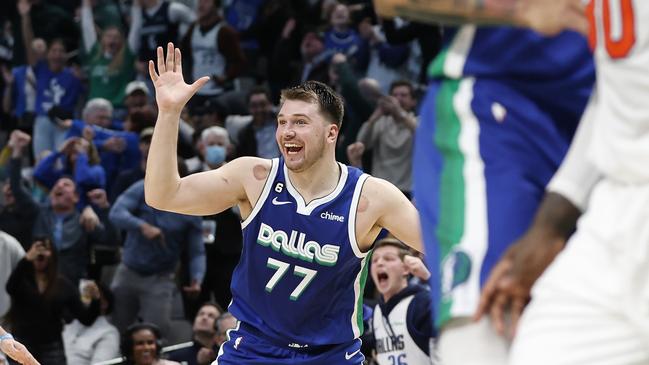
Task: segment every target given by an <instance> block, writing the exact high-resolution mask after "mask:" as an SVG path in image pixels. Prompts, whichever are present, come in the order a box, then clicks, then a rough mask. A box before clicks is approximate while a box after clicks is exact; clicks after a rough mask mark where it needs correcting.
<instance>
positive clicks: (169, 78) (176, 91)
mask: <svg viewBox="0 0 649 365" xmlns="http://www.w3.org/2000/svg"><path fill="white" fill-rule="evenodd" d="M157 51H158V60H157V66H158V72H156V70H155V66H154V63H153V61H149V75H150V76H151V80H152V81H153V85H154V86H155V94H156V101H157V103H158V108H159V109H160V111H161V112H176V113H178V114H180V112H181V111H182V109H183V107H184V106H185V104H187V101H189V99H190V98H191V97H192V96H193V95H194V94H195V93H196V92H197V91H198V90H199V89H200V88H201V87H203V85H205V84H206V83H207V82H208V81H209V80H210V78H209V76H204V77H201V78H200V79H198V80H196V81H195V82H194V83H193V84H191V85H189V84H187V83H185V80H184V79H183V74H182V56H181V53H180V49H178V48H175V47H174V45H173V43H169V44H168V45H167V56H166V58H165V56H164V52H163V49H162V47H158V50H157Z"/></svg>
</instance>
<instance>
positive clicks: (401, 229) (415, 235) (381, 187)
mask: <svg viewBox="0 0 649 365" xmlns="http://www.w3.org/2000/svg"><path fill="white" fill-rule="evenodd" d="M362 196H363V197H365V198H366V199H367V202H368V203H367V204H368V205H369V209H370V210H372V211H373V214H375V217H376V225H377V226H379V227H381V228H385V229H387V230H388V231H390V233H392V234H393V235H394V236H395V237H396V238H397V239H398V240H400V241H401V242H403V243H405V244H406V245H408V246H410V247H412V248H414V249H415V250H417V251H419V252H423V244H422V238H421V228H420V226H419V212H418V211H417V208H415V206H414V205H413V204H412V203H411V202H410V200H408V198H406V196H405V195H403V193H402V192H401V191H400V190H399V189H397V187H396V186H394V185H392V184H391V183H389V182H387V181H385V180H383V179H378V178H374V177H371V178H369V179H367V181H366V182H365V186H364V187H363V194H362ZM361 199H363V198H361ZM363 204H364V203H363V202H360V203H359V208H358V209H359V211H360V210H361V209H362V208H363V207H362V206H363ZM369 244H370V245H371V243H369ZM364 248H365V247H364ZM367 248H369V247H367Z"/></svg>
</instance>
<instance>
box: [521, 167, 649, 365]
mask: <svg viewBox="0 0 649 365" xmlns="http://www.w3.org/2000/svg"><path fill="white" fill-rule="evenodd" d="M648 252H649V184H644V185H628V184H621V183H619V182H614V181H611V180H603V181H601V182H599V183H598V184H597V186H596V187H595V189H594V190H593V193H592V196H591V198H590V201H589V206H588V208H587V211H586V213H585V214H584V215H583V216H582V217H581V219H580V220H579V222H578V225H577V232H576V233H575V234H574V235H573V236H572V238H571V239H570V241H569V242H568V245H567V246H566V249H565V250H564V251H563V252H562V253H561V254H559V256H557V259H556V260H555V261H554V262H553V263H552V265H550V267H549V268H548V269H547V270H546V272H545V273H544V274H543V275H542V276H541V277H540V278H539V280H538V282H537V284H536V285H535V286H534V288H533V290H532V301H531V303H530V304H529V305H528V307H527V308H526V310H525V312H524V314H523V317H522V319H521V323H520V326H519V329H518V332H517V336H516V338H515V339H514V343H513V345H512V349H511V354H510V364H511V365H536V364H538V365H541V364H542V365H563V364H565V365H568V364H569V365H600V364H601V365H618V364H619V365H622V364H624V365H629V364H649V264H648V263H649V260H648V256H649V254H648Z"/></svg>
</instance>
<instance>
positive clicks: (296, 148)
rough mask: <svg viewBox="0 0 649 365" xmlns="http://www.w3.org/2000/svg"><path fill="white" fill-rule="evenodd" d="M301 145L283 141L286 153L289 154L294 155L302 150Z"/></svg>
mask: <svg viewBox="0 0 649 365" xmlns="http://www.w3.org/2000/svg"><path fill="white" fill-rule="evenodd" d="M302 148H303V147H302V146H300V145H298V144H295V143H285V144H284V149H286V153H288V154H289V155H295V154H297V153H298V152H300V151H301V150H302Z"/></svg>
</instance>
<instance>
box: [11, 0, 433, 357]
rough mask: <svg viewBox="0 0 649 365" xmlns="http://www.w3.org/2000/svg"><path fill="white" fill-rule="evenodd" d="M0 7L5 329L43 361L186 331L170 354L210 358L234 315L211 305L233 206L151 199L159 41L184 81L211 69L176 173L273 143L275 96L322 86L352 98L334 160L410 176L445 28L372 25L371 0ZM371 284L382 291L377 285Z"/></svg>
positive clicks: (111, 350)
mask: <svg viewBox="0 0 649 365" xmlns="http://www.w3.org/2000/svg"><path fill="white" fill-rule="evenodd" d="M0 14H1V15H0V24H1V25H2V28H0V69H1V71H2V79H0V93H1V97H2V110H1V113H0V146H1V147H2V149H1V151H0V178H1V179H2V180H1V181H2V192H3V194H2V198H1V200H0V203H1V204H0V324H2V325H3V326H5V328H10V329H11V330H12V331H13V333H14V335H15V336H16V338H17V339H19V340H20V341H22V342H23V343H24V344H26V345H27V346H28V347H29V349H30V350H32V352H34V354H35V355H36V357H37V358H39V359H40V360H41V363H43V364H65V363H66V358H67V363H70V364H75V365H76V364H91V363H98V362H101V361H105V360H108V359H111V358H115V357H119V356H124V357H125V358H126V360H125V361H126V363H133V364H139V363H152V362H151V361H149V362H147V361H148V360H147V361H145V360H146V357H147V356H150V357H152V358H153V359H155V361H154V362H153V363H159V364H164V363H167V364H169V363H170V362H168V361H167V362H166V360H164V361H163V360H162V358H163V357H164V356H162V355H161V350H162V343H163V341H164V342H165V343H166V344H176V343H182V342H187V341H191V344H190V346H188V347H187V348H185V349H181V350H176V351H171V352H170V353H169V354H168V356H169V359H172V360H175V361H179V362H182V363H187V364H205V363H210V362H211V360H213V359H214V358H215V356H216V353H217V352H218V346H219V345H220V344H221V343H222V342H224V341H225V338H226V336H225V330H226V329H228V328H232V327H234V325H235V323H236V319H235V318H233V317H232V315H230V314H229V313H227V312H224V310H223V308H227V305H228V304H229V302H230V300H231V294H230V290H229V284H230V280H231V277H232V270H233V269H234V267H235V266H236V264H237V262H238V261H239V256H240V254H241V249H242V235H241V227H240V216H239V212H238V211H237V210H236V209H229V210H227V211H224V212H222V213H219V214H217V215H214V216H210V217H202V218H201V217H190V216H184V215H180V214H172V213H168V212H162V211H158V210H155V209H153V208H151V207H149V206H148V205H147V204H146V203H145V201H144V194H143V191H144V187H143V178H144V172H145V166H146V159H147V154H148V148H149V143H150V140H151V136H152V133H153V128H152V127H153V126H154V125H155V120H156V116H157V110H156V105H155V95H153V88H152V85H151V81H150V79H149V77H148V68H147V65H146V63H147V61H148V60H149V59H153V58H154V57H155V48H156V47H157V46H158V45H165V44H166V43H167V42H174V43H175V44H178V45H180V48H181V50H182V52H183V65H184V68H183V73H184V76H185V80H186V81H187V82H189V83H191V82H193V81H195V80H196V79H198V78H200V77H202V76H210V81H209V82H208V84H207V85H206V86H205V87H204V88H202V89H201V90H200V91H199V92H198V94H197V95H195V96H194V97H193V98H192V99H191V101H190V103H189V104H188V105H187V107H186V109H185V110H184V111H183V114H182V120H181V126H180V131H179V138H178V152H179V158H178V161H179V170H180V171H181V172H182V173H184V174H190V173H199V172H201V171H206V170H210V169H216V168H219V167H220V166H222V165H224V164H226V163H227V162H228V161H230V160H231V159H233V158H236V157H240V156H259V157H264V158H273V157H278V156H279V149H278V147H277V144H276V142H275V129H276V118H275V113H276V110H277V104H278V102H279V100H278V98H279V92H280V90H282V89H283V88H286V87H290V86H292V85H295V84H298V83H300V82H303V81H306V80H318V81H322V82H325V83H327V84H329V85H330V86H332V87H333V88H334V89H335V90H336V91H337V92H339V93H340V94H341V95H342V96H343V97H344V99H345V119H344V122H343V126H342V131H341V136H340V138H339V141H338V146H337V159H338V160H340V161H341V162H344V163H348V164H351V165H355V166H357V167H359V168H362V169H364V170H365V171H367V172H369V173H372V174H374V175H375V176H377V177H381V178H384V179H387V180H389V181H391V182H392V183H394V184H395V185H396V186H397V187H399V188H400V189H401V190H402V191H403V192H404V194H406V195H408V196H409V194H410V192H411V190H412V183H411V180H410V175H411V173H410V171H411V162H410V161H411V154H412V152H411V151H412V140H413V133H414V130H415V128H416V126H417V123H418V116H417V115H416V106H417V104H418V99H419V97H420V96H421V94H422V92H423V91H424V90H423V89H424V86H423V85H424V82H425V74H426V68H427V66H428V63H429V62H430V60H431V59H432V58H433V56H434V55H435V54H436V52H437V51H438V48H439V45H440V42H441V34H440V33H441V30H440V29H439V28H437V27H432V26H424V25H421V24H414V23H408V22H406V21H403V20H400V19H396V20H385V19H378V18H377V17H376V15H375V14H374V11H373V8H372V3H371V1H367V0H349V1H336V0H307V1H302V0H222V1H220V0H184V1H180V0H178V1H171V0H132V1H130V0H125V1H111V0H51V1H45V0H17V1H15V2H14V1H7V2H3V4H2V5H0ZM366 296H367V303H368V306H366V308H367V309H370V308H372V307H373V306H374V305H375V304H376V303H377V301H379V302H380V301H381V299H380V296H378V295H376V293H375V292H374V286H373V285H371V283H369V285H368V287H367V290H366ZM203 303H211V304H203ZM365 317H366V318H368V319H369V318H370V317H371V315H370V314H369V313H366V315H365ZM192 320H193V326H192V325H191V324H190V321H192ZM179 322H183V323H184V324H185V326H184V327H183V326H179ZM61 323H68V324H67V325H65V327H63V326H62V325H61ZM178 328H185V329H186V330H178ZM120 334H121V336H120ZM366 355H368V356H367V357H368V358H371V356H369V355H370V354H369V353H368V354H366ZM0 356H2V355H1V354H0ZM0 361H2V360H1V358H0Z"/></svg>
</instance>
